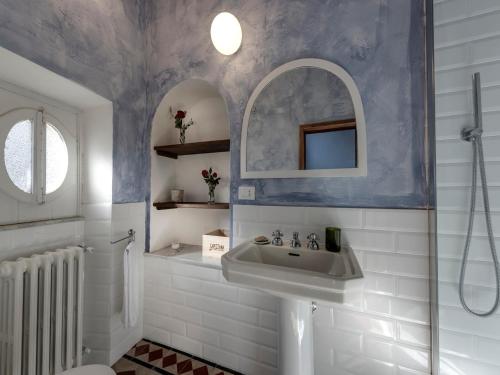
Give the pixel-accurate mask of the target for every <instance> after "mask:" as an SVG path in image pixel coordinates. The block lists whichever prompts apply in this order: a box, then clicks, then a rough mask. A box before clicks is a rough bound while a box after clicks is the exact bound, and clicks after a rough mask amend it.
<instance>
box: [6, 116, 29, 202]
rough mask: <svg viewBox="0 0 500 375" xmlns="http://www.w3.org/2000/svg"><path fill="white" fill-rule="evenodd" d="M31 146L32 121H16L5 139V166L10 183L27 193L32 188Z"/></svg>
mask: <svg viewBox="0 0 500 375" xmlns="http://www.w3.org/2000/svg"><path fill="white" fill-rule="evenodd" d="M33 146H34V145H33V122H32V121H31V120H23V121H19V122H17V123H16V124H15V125H14V126H13V127H12V128H11V129H10V131H9V133H8V134H7V138H6V140H5V147H4V161H5V168H6V170H7V174H8V175H9V178H10V180H11V181H12V183H13V184H14V185H15V186H16V187H17V188H19V189H20V190H22V191H24V192H25V193H28V194H31V193H32V190H33V188H32V186H33Z"/></svg>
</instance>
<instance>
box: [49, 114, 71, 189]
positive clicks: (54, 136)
mask: <svg viewBox="0 0 500 375" xmlns="http://www.w3.org/2000/svg"><path fill="white" fill-rule="evenodd" d="M45 158H46V159H45V160H46V161H45V184H46V187H45V188H46V193H47V194H50V193H53V192H54V191H56V190H57V189H59V188H60V187H61V185H62V184H63V183H64V180H65V179H66V174H67V173H68V148H67V147H66V142H64V138H63V137H62V135H61V133H60V132H59V130H57V128H56V127H55V126H54V125H52V124H50V123H47V126H46V144H45Z"/></svg>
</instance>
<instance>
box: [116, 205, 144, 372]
mask: <svg viewBox="0 0 500 375" xmlns="http://www.w3.org/2000/svg"><path fill="white" fill-rule="evenodd" d="M145 227H146V204H145V202H140V203H127V204H114V205H113V221H112V233H113V235H112V237H113V239H120V238H123V237H125V236H126V235H127V232H128V230H129V229H133V230H135V244H134V247H133V248H132V249H131V252H133V254H131V258H130V259H132V261H134V262H136V264H135V267H137V271H138V278H137V279H138V282H139V283H140V285H139V287H138V290H139V293H140V295H139V305H138V307H137V308H138V310H139V319H138V323H137V325H136V326H135V327H132V328H125V327H124V326H123V324H122V322H121V311H122V304H123V253H124V250H125V247H126V246H127V241H123V242H120V243H117V244H115V245H112V246H111V251H112V253H113V259H114V261H113V267H112V270H111V272H112V275H113V300H112V301H113V303H112V312H113V315H112V320H111V324H112V325H111V353H110V359H111V361H110V362H111V363H114V362H116V361H117V360H118V359H119V358H120V357H121V356H122V355H123V354H125V353H126V352H127V351H128V350H130V348H131V347H132V346H134V345H135V344H136V343H137V342H138V341H139V340H140V339H141V338H142V337H143V324H142V315H143V314H142V313H143V296H142V290H143V280H144V263H143V256H142V254H143V253H144V248H145V246H144V245H145V242H146V239H145ZM108 271H109V270H108Z"/></svg>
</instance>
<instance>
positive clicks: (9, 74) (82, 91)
mask: <svg viewBox="0 0 500 375" xmlns="http://www.w3.org/2000/svg"><path fill="white" fill-rule="evenodd" d="M0 80H2V81H5V82H8V83H11V84H14V85H16V86H19V87H22V88H24V89H28V90H30V91H33V92H35V93H38V94H41V95H44V96H47V97H49V98H52V99H55V100H57V101H59V102H62V103H65V104H67V105H70V106H71V107H74V108H77V109H81V110H85V109H89V108H95V107H100V106H103V105H106V104H110V103H111V102H110V101H109V100H107V99H106V98H103V97H102V96H100V95H97V94H96V93H94V92H92V91H90V90H89V89H87V88H85V87H83V86H81V85H79V84H78V83H75V82H73V81H70V80H69V79H67V78H64V77H61V76H60V75H58V74H56V73H54V72H52V71H50V70H48V69H45V68H43V67H41V66H40V65H37V64H35V63H33V62H31V61H29V60H27V59H25V58H24V57H21V56H19V55H16V54H15V53H12V52H10V51H9V50H6V49H5V48H2V47H0Z"/></svg>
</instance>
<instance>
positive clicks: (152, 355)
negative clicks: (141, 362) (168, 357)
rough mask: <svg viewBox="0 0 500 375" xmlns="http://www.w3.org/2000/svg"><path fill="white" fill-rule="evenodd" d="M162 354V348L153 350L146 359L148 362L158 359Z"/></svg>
mask: <svg viewBox="0 0 500 375" xmlns="http://www.w3.org/2000/svg"><path fill="white" fill-rule="evenodd" d="M162 356H163V350H162V349H157V350H153V351H152V352H150V353H149V355H148V361H149V362H153V361H156V360H157V359H160V358H161V357H162Z"/></svg>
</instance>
